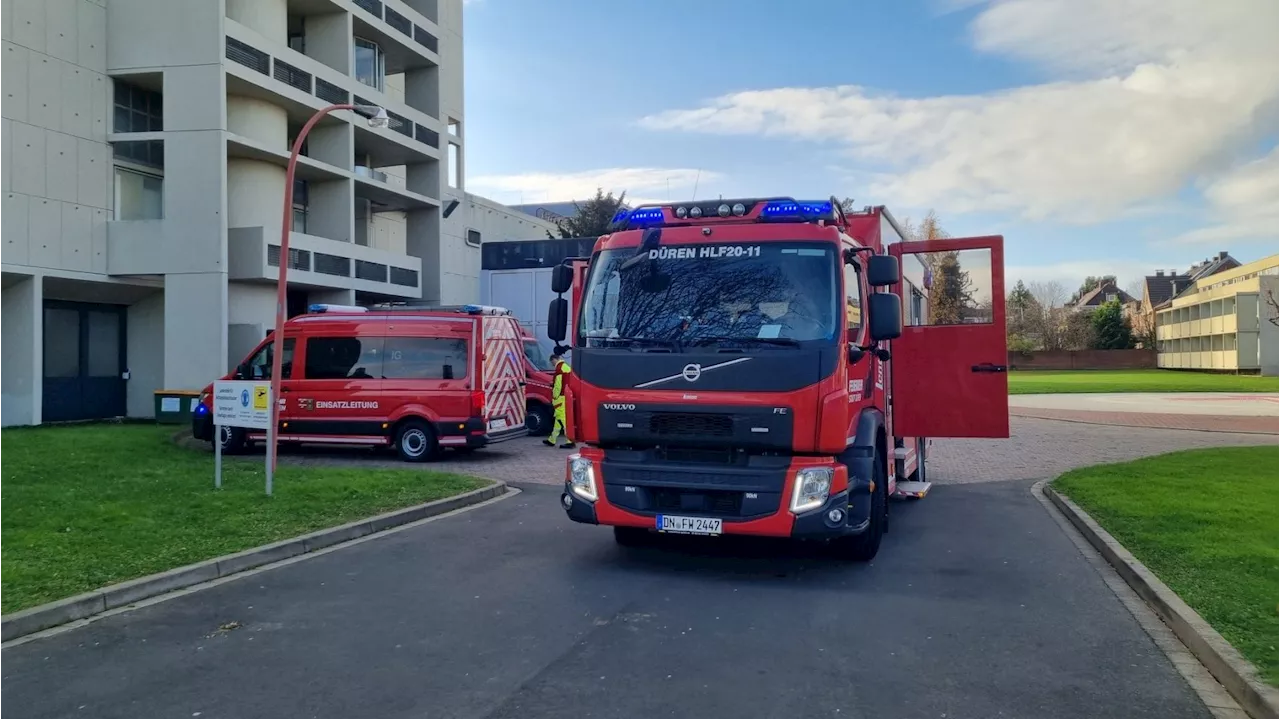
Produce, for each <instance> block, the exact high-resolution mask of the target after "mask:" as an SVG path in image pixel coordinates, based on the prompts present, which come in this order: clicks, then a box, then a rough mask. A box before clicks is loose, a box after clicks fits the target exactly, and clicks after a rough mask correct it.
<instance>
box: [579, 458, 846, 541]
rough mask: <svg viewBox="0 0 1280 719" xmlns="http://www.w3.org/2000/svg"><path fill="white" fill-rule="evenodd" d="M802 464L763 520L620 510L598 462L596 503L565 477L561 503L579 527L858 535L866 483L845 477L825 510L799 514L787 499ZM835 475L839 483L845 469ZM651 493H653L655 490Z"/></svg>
mask: <svg viewBox="0 0 1280 719" xmlns="http://www.w3.org/2000/svg"><path fill="white" fill-rule="evenodd" d="M805 466H810V467H811V466H814V465H813V464H812V463H806V464H803V465H798V466H794V467H792V468H790V469H789V470H788V472H787V481H786V484H785V486H784V488H783V490H784V491H783V492H781V494H782V495H783V496H782V501H781V502H779V503H778V504H777V505H776V506H775V508H774V509H773V510H772V511H771V512H769V513H768V514H766V515H763V516H762V515H759V514H756V515H753V516H749V517H733V516H723V515H717V514H714V513H707V512H702V511H696V510H695V511H690V510H680V509H669V510H658V509H651V510H637V509H633V508H629V507H622V506H619V505H618V503H616V502H611V501H610V498H609V497H610V494H611V493H612V494H614V495H615V496H616V495H617V492H616V490H617V489H618V487H616V486H613V487H610V486H609V485H608V483H607V478H604V477H603V476H602V474H603V473H602V471H601V468H600V466H599V464H598V463H597V469H596V472H597V474H596V481H597V482H598V483H599V486H597V494H598V495H599V496H598V498H597V499H596V501H594V502H592V501H587V500H585V499H582V498H581V497H579V496H578V495H576V494H574V493H573V491H572V488H571V486H570V484H569V482H568V480H567V479H566V481H565V484H564V492H563V493H562V494H561V495H560V502H561V507H562V508H563V509H564V510H565V513H566V514H567V515H568V517H569V519H570V520H572V521H574V522H579V523H581V524H597V525H608V526H618V527H637V528H644V529H656V526H657V522H658V519H657V518H658V516H659V515H661V514H669V515H680V516H689V517H708V518H718V519H720V520H721V531H722V533H723V534H726V535H728V534H736V535H753V536H762V537H790V538H796V539H817V540H827V539H834V538H837V537H842V536H847V535H851V534H860V533H861V532H863V531H865V530H866V528H867V527H868V526H869V525H870V522H869V517H870V512H871V495H870V491H869V490H870V485H869V484H868V483H865V482H859V481H857V480H847V479H846V481H844V482H837V483H836V486H840V487H842V489H839V490H838V491H836V492H833V493H832V494H831V496H830V497H828V498H827V501H826V502H825V503H824V504H823V506H821V507H819V508H817V509H812V510H809V511H806V512H801V513H799V514H793V513H792V512H791V510H790V506H789V501H788V500H789V498H790V496H791V488H792V486H793V485H792V483H793V482H794V481H795V474H796V472H797V471H798V470H799V469H800V468H802V467H805ZM838 471H839V472H840V474H841V475H842V479H843V478H844V476H843V475H844V470H843V466H841V467H840V469H839V470H838ZM726 486H727V485H726V484H725V483H723V482H721V483H718V484H717V488H718V489H720V490H723V489H725V488H726ZM659 488H660V487H659ZM636 489H637V492H636V494H639V493H640V490H641V489H642V488H636ZM650 489H653V487H651V488H650ZM851 498H852V499H851Z"/></svg>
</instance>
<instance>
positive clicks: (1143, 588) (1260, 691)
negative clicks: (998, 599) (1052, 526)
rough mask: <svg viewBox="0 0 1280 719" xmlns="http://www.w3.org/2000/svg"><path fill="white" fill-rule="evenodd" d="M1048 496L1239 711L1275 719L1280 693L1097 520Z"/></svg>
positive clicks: (1059, 498)
mask: <svg viewBox="0 0 1280 719" xmlns="http://www.w3.org/2000/svg"><path fill="white" fill-rule="evenodd" d="M1043 491H1044V495H1045V496H1046V497H1048V498H1049V501H1050V502H1052V503H1053V505H1054V506H1055V507H1057V508H1058V510H1059V511H1061V512H1062V514H1063V515H1064V516H1065V517H1066V518H1067V520H1068V521H1069V522H1071V524H1072V525H1073V526H1075V528H1076V529H1077V530H1079V531H1080V533H1081V534H1082V535H1084V538H1085V539H1086V540H1088V542H1089V544H1091V545H1093V547H1094V549H1096V550H1098V553H1099V554H1101V555H1102V557H1103V558H1104V559H1106V560H1107V562H1108V563H1109V564H1110V565H1111V566H1112V567H1114V568H1115V570H1116V573H1118V574H1119V575H1120V576H1121V577H1122V578H1123V579H1124V580H1125V582H1127V583H1128V584H1129V586H1130V587H1132V588H1133V591H1134V592H1136V593H1137V594H1138V596H1140V597H1142V599H1143V600H1144V601H1146V603H1147V604H1148V605H1149V606H1150V607H1151V608H1152V610H1154V611H1155V613H1156V615H1157V616H1159V617H1160V619H1161V620H1162V621H1163V622H1164V623H1165V624H1166V625H1168V627H1169V628H1170V629H1171V630H1172V631H1173V633H1174V635H1175V636H1177V637H1178V639H1179V640H1180V641H1181V642H1182V643H1183V644H1184V645H1186V647H1187V649H1189V650H1190V651H1191V653H1192V654H1193V655H1195V657H1196V659H1198V660H1199V661H1200V663H1201V664H1203V665H1204V667H1205V669H1207V670H1208V671H1209V673H1210V674H1212V675H1213V677H1214V679H1217V680H1218V683H1220V684H1221V685H1222V687H1223V688H1224V689H1226V690H1227V693H1229V694H1230V695H1231V696H1232V698H1234V699H1235V700H1236V701H1237V702H1238V703H1239V704H1240V708H1241V709H1243V710H1244V711H1245V713H1247V714H1248V715H1249V716H1251V717H1253V718H1254V719H1277V715H1278V713H1280V712H1278V710H1277V703H1278V698H1277V691H1276V689H1275V688H1274V687H1271V686H1268V685H1267V684H1265V683H1263V682H1262V680H1261V679H1259V678H1258V672H1257V669H1255V668H1254V666H1253V665H1252V664H1250V663H1249V661H1248V660H1246V659H1245V658H1244V657H1243V656H1241V655H1240V653H1239V652H1238V651H1236V649H1235V647H1233V646H1231V645H1230V644H1228V643H1227V640H1225V639H1223V638H1222V635H1221V634H1218V632H1217V631H1216V630H1215V629H1214V628H1213V627H1211V626H1209V623H1208V622H1206V621H1205V620H1204V619H1203V618H1202V617H1201V616H1200V615H1199V614H1198V613H1197V612H1196V611H1195V610H1194V609H1192V608H1191V607H1189V606H1187V603H1186V602H1184V601H1182V599H1181V598H1180V597H1179V596H1178V595H1177V594H1174V592H1173V590H1171V589H1169V587H1167V586H1165V584H1164V582H1162V581H1160V579H1159V578H1158V577H1156V575H1155V574H1153V573H1152V572H1151V570H1149V569H1147V568H1146V567H1145V566H1144V565H1143V564H1142V563H1141V562H1139V561H1138V560H1137V558H1135V557H1134V556H1133V555H1132V554H1131V553H1130V552H1129V550H1127V549H1125V548H1124V546H1122V545H1121V544H1120V543H1119V542H1117V541H1116V539H1115V537H1112V536H1111V534H1110V533H1108V532H1107V530H1105V529H1103V528H1102V527H1101V526H1100V525H1099V524H1098V523H1097V522H1096V521H1094V519H1093V517H1090V516H1089V515H1088V514H1087V513H1086V512H1085V511H1084V510H1082V509H1080V507H1079V506H1077V505H1076V504H1075V502H1072V501H1071V500H1070V499H1067V498H1066V497H1064V496H1062V495H1061V494H1059V493H1058V492H1056V491H1054V489H1053V488H1052V487H1050V486H1049V485H1047V484H1046V485H1045V486H1044V488H1043Z"/></svg>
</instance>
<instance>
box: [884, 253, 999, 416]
mask: <svg viewBox="0 0 1280 719" xmlns="http://www.w3.org/2000/svg"><path fill="white" fill-rule="evenodd" d="M889 252H890V254H892V255H894V256H895V257H897V258H898V261H899V262H900V263H901V266H902V283H901V285H900V286H899V287H898V288H897V291H898V294H899V296H900V297H901V298H902V307H903V310H902V312H903V323H902V324H903V327H902V336H901V337H899V338H898V339H896V340H894V341H893V343H892V352H893V360H892V364H891V367H892V370H891V371H892V373H893V374H892V382H893V433H894V434H895V435H896V436H899V437H1008V436H1009V378H1008V373H1007V370H1008V367H1007V366H1006V363H1007V361H1008V359H1007V358H1008V354H1007V346H1006V341H1005V317H1004V311H1005V308H1004V238H1003V237H1000V236H998V235H997V236H991V237H966V238H957V239H946V240H930V241H927V242H900V243H895V244H892V245H890V246H889Z"/></svg>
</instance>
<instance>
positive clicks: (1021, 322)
mask: <svg viewBox="0 0 1280 719" xmlns="http://www.w3.org/2000/svg"><path fill="white" fill-rule="evenodd" d="M1039 317H1040V307H1039V306H1038V304H1037V302H1036V298H1035V295H1033V294H1031V290H1029V289H1027V285H1026V284H1025V283H1024V282H1023V281H1022V280H1018V281H1017V283H1016V284H1014V286H1013V290H1012V291H1010V292H1009V297H1008V298H1006V300H1005V333H1006V335H1007V337H1008V341H1009V346H1010V347H1013V346H1014V345H1015V344H1016V345H1018V347H1019V348H1020V349H1021V350H1024V351H1030V350H1032V349H1035V339H1034V337H1033V336H1034V335H1036V334H1037V332H1036V327H1037V325H1038V322H1037V320H1038V319H1039Z"/></svg>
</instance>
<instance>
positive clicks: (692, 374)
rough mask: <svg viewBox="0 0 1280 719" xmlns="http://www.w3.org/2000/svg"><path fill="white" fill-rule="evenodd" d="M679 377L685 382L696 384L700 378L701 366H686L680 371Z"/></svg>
mask: <svg viewBox="0 0 1280 719" xmlns="http://www.w3.org/2000/svg"><path fill="white" fill-rule="evenodd" d="M680 376H681V377H684V380H685V381H686V382H697V381H698V378H699V377H701V376H702V365H700V364H687V365H685V366H684V369H683V370H680Z"/></svg>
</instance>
